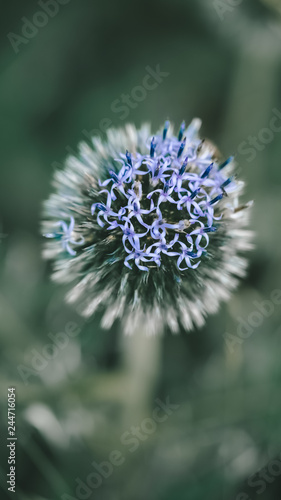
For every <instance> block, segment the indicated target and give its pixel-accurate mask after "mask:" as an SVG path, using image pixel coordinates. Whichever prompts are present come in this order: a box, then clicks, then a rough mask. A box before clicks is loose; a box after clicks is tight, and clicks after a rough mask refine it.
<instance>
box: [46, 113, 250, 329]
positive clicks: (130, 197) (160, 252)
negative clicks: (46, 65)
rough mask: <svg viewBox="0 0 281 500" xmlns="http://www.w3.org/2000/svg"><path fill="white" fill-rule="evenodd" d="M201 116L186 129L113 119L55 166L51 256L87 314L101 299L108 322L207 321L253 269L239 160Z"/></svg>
mask: <svg viewBox="0 0 281 500" xmlns="http://www.w3.org/2000/svg"><path fill="white" fill-rule="evenodd" d="M200 125H201V122H200V120H198V119H195V120H193V122H192V123H191V125H190V126H189V127H188V128H187V129H186V128H185V123H184V122H183V123H182V125H181V127H180V130H179V133H178V135H177V136H174V135H173V129H172V127H171V126H170V124H169V122H165V125H164V128H163V129H162V131H161V132H159V134H157V135H154V136H151V131H150V127H149V125H144V126H143V127H141V129H140V130H136V128H135V127H134V126H132V125H128V126H126V127H125V129H118V130H115V129H111V130H109V131H108V137H107V141H105V142H102V141H101V140H100V139H99V138H96V137H94V138H93V139H92V142H93V147H90V146H88V145H87V144H85V143H82V144H81V145H80V148H79V155H78V157H77V158H75V157H74V156H71V157H69V158H68V159H67V160H66V166H65V169H64V170H62V171H57V172H56V173H55V176H54V187H55V192H54V194H52V195H51V196H50V198H49V200H47V201H46V202H45V205H44V216H45V220H44V222H43V234H44V235H45V236H46V237H47V238H48V241H47V243H46V246H45V250H44V256H45V258H47V259H52V260H54V263H55V264H54V273H53V278H54V280H56V281H58V282H60V283H71V285H72V288H71V290H70V292H69V293H68V295H67V300H68V301H69V302H79V304H80V306H81V308H80V310H81V311H82V314H83V315H84V316H86V317H89V316H91V315H92V314H93V313H94V312H95V311H96V310H97V309H102V310H103V319H102V325H103V327H105V328H108V327H110V326H111V325H112V324H113V322H114V321H115V320H116V319H117V318H121V319H122V320H123V323H124V328H125V331H126V333H132V332H133V331H134V330H135V328H136V327H137V325H138V324H142V325H144V327H145V329H146V331H148V332H150V333H154V332H158V331H161V330H162V329H163V327H164V326H165V325H168V327H169V328H170V329H171V330H172V331H174V332H176V331H178V330H179V328H180V326H182V327H183V328H184V329H186V330H189V329H191V328H192V326H193V324H196V325H197V326H201V325H202V324H203V323H204V318H205V316H206V315H207V314H208V313H213V312H215V311H217V309H218V307H219V303H220V301H222V300H227V299H228V298H229V296H230V292H231V290H233V289H234V288H235V287H236V286H237V282H238V280H237V278H238V277H241V276H243V275H244V273H245V268H246V261H245V259H244V258H242V257H241V256H240V252H241V251H244V250H248V249H250V248H251V244H250V238H251V232H250V231H247V230H245V229H244V227H245V226H246V225H247V223H248V212H249V210H248V209H249V207H250V203H248V204H246V205H243V206H240V205H239V201H238V196H239V195H240V194H241V191H242V189H243V186H244V184H243V182H241V181H237V180H236V179H235V177H234V176H233V175H232V174H233V171H234V169H235V164H234V160H233V158H232V157H230V158H229V159H227V160H225V161H223V162H222V161H221V159H220V156H219V153H218V152H217V150H216V148H215V147H214V146H213V145H212V144H211V143H210V142H208V141H202V140H201V139H200V137H199V135H198V132H199V129H200ZM69 221H70V224H69V225H67V223H68V222H69Z"/></svg>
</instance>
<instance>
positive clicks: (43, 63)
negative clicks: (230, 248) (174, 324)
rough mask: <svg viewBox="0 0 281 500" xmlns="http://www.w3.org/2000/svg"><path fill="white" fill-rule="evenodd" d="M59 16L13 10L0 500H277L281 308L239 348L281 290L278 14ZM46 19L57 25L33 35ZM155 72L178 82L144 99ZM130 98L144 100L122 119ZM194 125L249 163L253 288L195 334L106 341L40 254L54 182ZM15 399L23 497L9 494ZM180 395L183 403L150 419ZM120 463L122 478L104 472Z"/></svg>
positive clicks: (5, 135) (147, 8) (202, 5)
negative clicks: (100, 146) (120, 147)
mask: <svg viewBox="0 0 281 500" xmlns="http://www.w3.org/2000/svg"><path fill="white" fill-rule="evenodd" d="M47 3H48V2H47V0H43V1H42V4H43V5H45V4H47ZM51 3H52V4H53V7H51V6H50V5H49V8H50V9H53V10H51V11H50V12H52V15H51V14H48V15H47V14H45V16H43V17H42V15H41V14H40V12H42V11H43V10H42V6H40V2H35V1H34V0H30V1H27V0H24V1H20V0H10V2H6V3H5V5H3V6H2V15H1V20H0V29H1V48H0V71H1V74H0V111H1V112H0V123H1V133H0V141H1V182H0V190H1V194H0V233H1V239H0V242H1V243H0V257H1V264H0V276H1V277H0V314H1V322H0V330H1V366H0V370H1V379H0V391H1V399H0V403H1V435H0V441H1V467H0V497H1V499H2V498H3V499H6V498H7V499H8V498H17V499H19V500H60V499H62V500H75V499H76V500H80V499H86V498H89V499H95V498H98V499H99V500H143V499H144V498H145V499H146V500H168V499H169V500H170V499H171V498H173V499H176V500H189V499H190V500H201V499H205V498H208V499H214V500H232V499H233V500H248V499H255V498H259V499H260V500H264V499H266V500H267V499H269V500H271V499H272V500H277V498H280V495H281V432H280V431H281V418H280V417H281V400H280V382H281V362H280V351H281V328H280V309H281V305H276V304H275V305H272V304H273V303H272V301H271V306H270V305H269V304H268V303H267V306H266V307H267V309H266V311H267V312H266V313H263V314H261V313H260V314H259V315H258V317H259V318H260V319H259V320H258V321H257V319H256V320H253V321H256V323H258V325H257V326H255V327H253V328H251V327H248V330H247V331H248V332H249V331H251V333H250V334H249V335H246V336H247V337H248V338H244V339H241V337H239V331H240V330H239V328H240V326H239V325H241V320H240V319H238V318H242V320H243V321H245V322H247V323H248V324H249V321H252V320H251V318H252V319H253V318H254V316H253V313H254V311H257V305H255V304H256V303H257V302H258V303H259V304H260V303H262V301H265V300H267V301H268V300H271V295H272V292H273V291H274V290H277V289H281V266H280V257H281V255H280V246H281V241H280V240H281V238H280V213H281V201H280V186H281V168H280V156H281V141H280V137H281V131H279V132H278V131H277V129H276V127H277V125H278V127H279V130H280V124H281V119H280V117H279V115H280V116H281V96H280V83H281V64H280V63H281V58H280V55H281V14H280V12H281V6H280V2H277V1H274V0H270V1H259V0H252V1H250V0H241V1H240V2H239V1H237V0H236V1H233V0H224V1H215V0H214V1H213V0H190V1H187V0H185V1H184V0H173V1H171V0H170V1H168V0H154V1H148V0H142V1H139V0H135V1H134V2H132V1H130V2H129V1H128V0H118V2H108V1H103V2H92V1H90V0H83V2H81V1H80V2H78V0H70V1H68V2H67V1H64V2H63V1H61V2H55V4H54V2H51ZM63 3H65V5H63ZM234 4H236V6H234ZM56 11H58V12H56ZM22 18H25V19H24V20H22ZM33 20H34V21H35V22H36V23H37V24H42V25H43V24H45V26H41V27H40V28H36V26H35V27H34V24H33V28H32V26H30V24H29V22H31V23H33ZM26 23H27V24H26ZM24 25H25V28H24ZM26 26H27V27H26ZM23 29H24V30H27V31H24V33H25V35H28V36H29V38H26V36H25V37H24V38H23V36H24V33H23V31H22V30H23ZM19 37H21V38H19ZM157 65H159V66H160V70H161V72H164V73H165V76H163V77H162V81H161V82H159V84H158V85H157V87H156V88H155V89H153V90H148V91H147V92H146V94H147V95H146V96H144V92H143V91H140V90H139V91H136V90H135V88H136V87H139V86H142V82H143V78H144V77H145V75H147V69H146V68H147V67H148V66H149V67H150V68H152V69H156V68H157ZM141 92H142V97H140V95H141ZM123 94H130V95H131V96H132V95H133V96H134V95H136V96H137V97H138V99H134V98H133V99H132V100H131V101H130V102H131V104H130V105H129V107H127V110H126V111H125V110H124V109H123V112H121V111H120V110H119V111H116V106H120V103H116V101H117V100H119V101H120V100H121V99H122V95H123ZM126 106H127V105H126ZM273 110H275V111H273ZM124 115H127V116H126V118H124ZM194 116H199V117H200V118H202V120H203V130H202V132H203V135H204V136H206V137H209V138H211V139H212V140H214V141H215V142H216V143H217V144H218V145H219V147H220V149H221V150H222V152H223V153H224V155H228V154H232V153H235V154H236V159H237V163H238V170H239V175H240V176H241V177H242V178H244V179H245V181H246V183H247V196H246V197H245V200H247V199H254V201H255V205H254V210H253V217H252V227H253V229H254V230H255V231H256V238H255V244H256V248H255V250H254V252H252V253H251V254H250V255H249V257H250V265H249V273H248V277H247V279H246V280H244V281H243V282H242V283H241V285H240V288H239V289H238V291H237V292H236V293H235V294H234V296H233V298H232V300H231V301H230V302H229V303H228V304H227V305H224V306H222V307H221V309H220V312H219V313H218V314H217V315H215V316H213V317H210V318H208V321H207V323H206V326H205V327H204V328H202V329H200V330H196V331H194V332H192V333H191V334H186V333H185V332H182V333H181V335H178V336H173V335H171V333H170V332H169V331H166V332H165V335H164V336H163V337H159V338H150V337H146V335H145V334H144V332H141V326H140V331H139V332H136V335H135V336H133V337H129V338H128V337H125V338H124V336H123V335H122V331H121V328H120V325H115V326H114V328H112V330H111V331H109V332H108V331H102V330H101V328H100V326H99V317H95V318H94V319H93V320H92V321H90V322H87V323H85V322H84V321H83V320H82V319H81V318H80V317H78V316H77V315H76V314H75V313H74V312H73V310H71V308H69V307H68V306H66V305H65V304H64V300H63V297H64V293H65V290H63V289H62V288H61V287H56V286H55V285H54V284H52V283H51V282H50V279H49V274H50V269H48V265H46V264H45V263H44V262H43V261H42V259H41V245H42V241H41V237H40V235H39V221H40V213H41V203H42V200H43V199H45V198H46V197H47V196H48V194H49V192H50V190H51V187H50V182H51V178H52V175H53V172H54V169H55V168H58V167H59V165H61V164H62V162H63V160H64V158H65V156H66V155H67V154H68V153H69V152H71V151H73V150H74V151H76V146H77V143H78V142H79V141H81V140H85V139H87V137H88V136H89V134H91V132H92V131H93V130H94V131H95V133H98V132H99V133H100V135H102V136H103V137H104V130H105V128H106V127H107V126H108V124H109V123H111V124H112V126H116V127H119V126H123V124H124V123H125V122H127V121H130V122H133V123H135V124H136V125H137V126H139V125H140V124H141V123H142V122H143V121H151V122H152V124H153V126H154V128H157V127H158V125H159V124H161V123H162V122H163V121H164V120H165V119H166V118H167V117H168V118H169V119H170V120H171V121H173V122H175V123H176V124H177V125H179V124H180V122H181V121H182V120H183V119H185V120H186V121H189V120H191V119H192V118H193V117H194ZM274 116H277V118H278V119H277V120H276V121H275V122H274V123H275V130H273V129H272V123H273V122H272V119H273V117H274ZM122 118H123V119H122ZM264 129H267V130H266V131H264ZM250 136H252V137H256V138H257V139H251V138H250ZM251 141H254V146H249V142H251ZM250 148H251V149H250ZM249 149H250V150H249ZM255 318H257V315H256V316H255ZM69 323H72V326H69ZM73 324H75V325H76V326H75V328H76V331H75V333H76V336H74V337H73V336H72V337H70V336H68V337H67V340H65V337H66V336H65V335H64V336H63V338H64V343H63V341H62V340H61V345H60V346H57V348H56V349H55V350H53V351H52V347H50V346H49V347H48V344H50V343H51V344H52V340H50V339H52V337H50V335H49V334H52V335H57V334H58V333H59V332H65V329H66V325H68V327H69V328H73V326H74V325H73ZM230 335H232V336H233V337H230ZM57 338H58V337H57ZM61 338H62V337H61ZM229 339H231V341H230V340H229ZM48 355H49V358H50V357H51V358H52V359H48ZM35 363H37V364H36V365H35ZM35 367H36V369H35ZM31 370H33V371H31ZM9 386H15V387H16V394H17V420H16V423H17V436H18V441H17V480H16V482H17V490H16V491H17V492H16V494H15V495H14V494H13V493H11V494H9V492H8V491H7V484H6V480H7V478H6V474H7V472H8V466H7V448H6V443H7V441H6V437H7V388H8V387H9ZM167 398H168V400H169V401H170V402H171V403H173V404H175V405H177V408H174V409H173V410H167V409H166V411H168V413H166V414H165V412H164V410H157V412H158V413H157V412H156V413H157V414H158V415H160V416H161V420H163V421H161V422H157V423H156V422H155V419H154V420H147V419H150V418H151V416H152V415H155V414H156V413H155V412H154V410H155V409H156V408H157V407H159V400H160V401H161V402H162V403H161V404H163V402H165V401H166V400H167ZM156 400H157V401H158V402H157V401H156ZM153 412H154V413H153ZM164 417H167V418H164ZM138 427H140V429H138ZM136 428H137V430H136ZM139 432H140V433H141V434H139ZM124 433H126V434H124ZM132 433H138V434H137V436H138V437H136V436H135V437H132ZM129 440H131V441H129ZM113 450H118V451H119V452H120V453H119V455H118V454H115V455H114V454H113V455H114V459H113V455H112V452H113ZM117 456H118V457H119V463H120V465H119V466H117V465H112V466H110V465H108V464H107V465H106V464H103V470H102V471H101V469H100V470H99V471H98V470H97V467H96V468H95V467H94V466H93V465H92V463H93V462H96V463H97V464H101V462H103V463H104V462H108V461H109V459H110V457H111V459H113V461H114V460H115V462H116V463H117V461H118V460H117V458H116V457H117ZM121 462H122V464H121ZM262 468H264V470H262V471H261V470H260V469H262ZM93 473H95V474H96V475H93ZM91 474H92V476H91ZM254 474H255V476H254V477H253V478H252V480H250V482H249V478H250V476H251V475H254ZM103 476H107V477H103ZM77 478H79V479H77ZM91 478H92V483H91ZM87 481H88V485H87ZM89 481H90V484H92V486H90V487H89ZM78 483H79V484H80V489H79V488H78V490H77V487H78ZM82 483H83V484H84V486H83V487H82V486H81V485H82ZM83 488H84V489H83Z"/></svg>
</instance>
